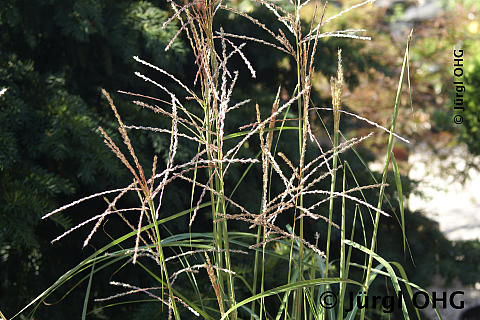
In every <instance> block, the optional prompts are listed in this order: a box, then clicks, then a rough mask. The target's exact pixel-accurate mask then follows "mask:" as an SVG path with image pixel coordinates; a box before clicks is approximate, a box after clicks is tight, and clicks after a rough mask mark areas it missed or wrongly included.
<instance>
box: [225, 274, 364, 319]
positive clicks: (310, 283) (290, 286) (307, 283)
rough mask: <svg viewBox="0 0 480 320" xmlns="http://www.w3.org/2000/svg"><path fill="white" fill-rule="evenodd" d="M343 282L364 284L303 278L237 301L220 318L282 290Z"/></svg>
mask: <svg viewBox="0 0 480 320" xmlns="http://www.w3.org/2000/svg"><path fill="white" fill-rule="evenodd" d="M341 282H348V283H351V284H356V285H358V286H362V284H361V283H359V282H356V281H353V280H349V279H341V278H319V279H313V280H303V281H298V282H293V283H289V284H286V285H283V286H279V287H276V288H273V289H270V290H267V291H264V292H263V293H260V294H256V295H254V296H251V297H248V298H247V299H244V300H242V301H240V302H238V303H236V304H235V305H233V306H232V307H230V309H228V310H227V311H226V312H225V314H224V315H223V316H222V318H221V319H220V320H224V319H226V318H227V316H228V315H229V314H230V313H232V312H233V311H235V310H236V309H238V308H239V307H241V306H243V305H245V304H248V303H250V302H252V301H253V300H257V299H260V298H265V297H269V296H271V295H275V294H279V293H282V292H289V291H293V290H297V289H303V288H309V287H312V286H318V285H325V284H330V283H341Z"/></svg>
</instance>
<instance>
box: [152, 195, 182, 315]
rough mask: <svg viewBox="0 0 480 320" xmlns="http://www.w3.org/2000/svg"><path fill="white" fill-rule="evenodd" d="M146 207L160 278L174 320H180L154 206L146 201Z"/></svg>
mask: <svg viewBox="0 0 480 320" xmlns="http://www.w3.org/2000/svg"><path fill="white" fill-rule="evenodd" d="M148 206H149V208H150V214H151V218H152V221H153V225H154V228H155V235H156V242H157V243H156V245H157V252H158V259H159V263H160V268H161V270H160V272H161V276H162V278H163V277H164V276H165V283H166V284H167V289H168V296H169V299H170V304H171V307H172V310H173V314H174V316H175V320H180V314H179V313H178V309H177V306H176V304H175V297H174V295H173V291H172V286H171V284H170V277H169V275H168V271H167V265H166V263H165V257H164V255H163V248H162V244H161V238H160V230H159V229H158V223H157V218H156V214H155V204H154V203H153V200H151V199H150V200H148ZM162 281H163V279H162ZM162 294H163V290H162Z"/></svg>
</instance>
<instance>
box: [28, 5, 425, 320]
mask: <svg viewBox="0 0 480 320" xmlns="http://www.w3.org/2000/svg"><path fill="white" fill-rule="evenodd" d="M254 2H255V3H256V5H258V6H263V7H265V8H266V9H268V10H269V11H270V13H271V14H273V15H274V16H276V17H277V19H278V22H280V23H281V25H282V27H281V28H279V29H278V30H273V29H271V28H270V27H269V26H268V25H265V24H264V23H262V21H259V20H257V19H256V18H254V17H252V16H251V15H249V14H248V12H246V11H242V10H241V9H239V8H238V6H237V5H236V3H235V2H232V3H230V2H229V1H225V0H197V1H185V2H184V1H180V0H176V1H173V0H171V1H169V5H170V6H171V17H170V18H169V19H168V20H167V21H165V22H164V26H167V25H169V24H173V23H177V24H178V26H179V29H178V33H177V34H176V35H175V36H174V37H173V38H172V39H171V41H170V43H169V44H168V45H167V46H166V48H165V50H169V48H170V46H171V45H172V44H173V43H174V42H175V41H179V38H181V37H183V38H184V39H186V40H187V41H188V43H189V44H190V47H191V50H192V53H193V56H194V58H195V60H192V61H191V65H192V68H195V70H196V76H195V79H194V80H193V83H187V82H186V81H184V80H183V79H182V75H181V74H172V73H169V72H167V71H166V70H164V69H162V68H159V67H157V66H155V65H153V64H151V63H150V62H148V61H145V60H144V59H142V58H140V57H134V59H135V60H136V61H137V62H138V63H140V64H142V65H144V66H146V67H147V68H149V69H151V71H152V72H155V74H156V76H155V77H154V76H147V75H144V74H142V73H140V72H137V73H135V75H136V76H137V77H138V78H139V79H141V80H143V81H146V82H147V83H149V84H151V85H152V86H155V87H157V88H158V90H159V97H150V96H146V95H143V94H142V93H138V92H135V93H134V92H126V91H120V93H122V94H124V95H125V96H127V97H129V98H132V100H133V104H135V105H138V106H140V107H141V108H144V109H149V110H150V111H151V112H152V113H155V114H158V115H160V116H162V117H166V118H167V119H169V122H170V126H169V127H146V126H141V125H130V124H126V123H124V121H123V120H122V115H121V114H120V112H119V111H118V110H117V107H116V106H115V101H114V100H113V99H112V97H111V96H110V94H109V93H108V92H107V91H105V90H102V94H103V95H104V96H105V98H106V100H107V101H108V104H109V106H110V108H111V109H112V112H113V115H114V116H115V117H116V119H117V122H118V130H119V133H120V136H121V141H115V140H114V138H112V137H111V135H109V134H108V133H107V130H105V129H103V128H101V127H100V128H99V129H98V131H99V133H100V134H101V135H102V136H103V137H104V141H105V144H106V145H107V146H108V148H110V149H111V150H112V152H113V153H114V154H115V155H116V156H117V157H118V159H119V161H121V162H122V163H123V164H124V166H125V168H126V169H127V170H128V171H129V172H130V173H131V176H132V183H131V184H130V185H127V186H123V187H120V188H118V189H113V190H106V191H104V192H100V193H97V194H93V195H91V196H88V197H85V198H82V199H79V200H77V201H74V202H72V203H69V204H67V205H65V206H63V207H61V208H58V209H56V210H54V211H52V212H50V213H48V214H46V215H44V216H43V218H44V219H46V218H48V217H50V216H52V215H55V214H56V213H59V212H62V211H67V212H68V209H69V208H71V207H72V206H76V205H78V204H80V203H83V202H87V201H89V200H92V199H95V198H99V199H102V198H103V199H104V200H105V210H104V211H103V212H99V213H97V214H96V215H94V216H92V217H91V218H90V219H88V220H86V221H84V222H82V223H80V224H78V225H76V226H74V227H73V228H71V229H69V230H67V231H66V232H64V233H63V234H61V235H58V236H56V237H55V238H54V239H53V240H52V242H57V241H59V240H62V241H66V240H65V239H63V238H65V237H66V236H68V235H69V234H70V233H72V232H81V231H80V229H81V230H84V229H87V228H90V229H89V230H90V231H88V232H87V235H86V237H85V241H84V243H83V246H84V247H85V246H87V245H89V244H90V243H91V241H92V238H93V237H95V236H96V234H97V233H99V232H101V231H99V230H100V228H101V226H102V223H104V222H105V221H106V219H109V218H111V217H112V216H116V217H119V218H120V219H122V220H123V221H124V222H125V224H126V225H127V226H128V228H130V232H128V233H125V234H123V235H122V236H120V237H117V238H112V239H111V241H110V242H108V243H106V244H105V246H104V247H102V248H99V249H96V250H95V252H94V253H93V254H92V255H91V256H90V257H88V258H86V259H85V260H83V261H81V262H80V263H79V264H78V265H76V266H75V267H74V268H72V269H71V270H69V271H68V272H66V273H65V274H64V275H63V276H62V277H60V278H59V279H58V280H57V281H56V282H55V283H54V284H53V285H52V286H51V287H49V288H48V289H47V290H45V291H44V292H43V293H42V294H40V295H39V296H38V297H37V298H36V299H35V300H33V301H32V302H31V303H30V304H29V305H28V306H26V307H25V308H24V309H22V310H21V311H20V313H22V312H23V311H25V310H26V309H27V308H28V307H31V306H34V310H35V309H37V307H38V306H39V305H40V304H41V302H42V301H44V300H45V299H46V298H47V297H48V296H49V295H51V294H52V293H53V292H55V291H56V290H57V289H58V288H60V287H61V286H67V285H68V284H67V283H70V281H71V280H72V279H73V278H75V279H77V281H80V282H82V281H85V282H86V283H87V286H86V294H85V301H84V308H83V312H82V319H86V318H87V317H88V314H89V312H91V305H92V303H93V302H92V300H93V299H91V296H90V293H91V288H92V285H93V281H94V280H93V278H94V275H95V274H97V273H98V272H99V271H100V270H102V269H105V268H107V267H109V266H112V265H114V264H122V265H124V264H127V263H131V264H133V265H134V266H135V270H138V272H145V273H146V274H147V275H148V276H149V277H150V278H151V280H152V281H154V282H155V283H156V285H154V286H151V287H143V286H141V285H140V284H136V283H125V282H122V281H121V280H119V279H118V280H117V277H115V276H112V279H116V280H112V281H111V282H110V284H111V285H112V286H115V287H118V294H115V295H113V296H105V297H97V298H96V299H95V301H96V304H98V303H105V304H110V303H113V304H115V301H118V300H119V299H123V298H125V297H130V296H132V299H134V297H133V296H138V295H139V294H141V295H145V296H147V297H148V298H149V299H153V300H155V301H157V302H158V303H160V304H162V305H163V311H164V312H163V314H162V315H161V317H160V318H162V319H167V318H168V319H176V320H179V319H196V318H200V319H202V318H203V319H221V320H223V319H285V320H286V319H309V320H310V319H322V320H324V319H330V320H332V319H340V320H342V319H350V320H353V319H362V320H363V319H367V316H366V309H365V308H362V309H359V308H358V307H354V308H353V310H350V311H348V312H347V311H346V310H345V309H346V308H345V305H346V299H347V297H346V292H354V296H358V297H360V299H366V298H365V296H366V295H367V293H368V290H369V287H370V286H371V285H372V283H373V282H374V281H382V280H380V279H381V278H383V279H387V280H388V281H389V282H391V284H392V286H393V288H394V289H395V292H396V293H397V294H398V293H399V292H400V291H401V284H402V286H404V287H405V288H406V290H407V292H408V294H409V295H410V296H411V295H412V288H415V289H417V290H421V288H419V287H418V286H416V285H414V284H412V283H410V282H409V281H408V279H407V278H406V274H405V271H404V270H403V268H402V266H401V265H400V264H397V263H390V262H387V261H386V260H385V259H383V258H382V257H380V256H379V255H378V254H377V253H376V247H377V242H379V241H381V239H379V238H378V226H379V224H381V223H382V220H383V219H392V218H393V213H392V212H389V209H388V207H387V206H386V205H384V203H385V202H386V201H385V200H386V199H384V198H385V190H386V187H387V175H388V174H392V171H391V170H389V169H393V175H394V178H395V179H394V180H395V182H396V186H395V187H396V190H397V195H398V199H397V200H398V203H399V208H400V210H399V211H400V212H399V215H398V221H399V228H401V229H402V232H403V235H404V243H403V247H404V250H407V249H406V246H407V245H406V241H405V223H404V212H403V193H402V184H401V179H400V174H399V172H398V166H397V163H396V161H395V158H394V156H393V153H392V149H393V146H394V143H395V140H402V141H404V142H405V143H408V141H407V140H406V139H404V138H402V137H400V136H399V135H397V134H396V133H395V126H396V119H397V116H398V113H399V112H400V95H401V92H402V85H403V84H404V82H405V81H404V80H406V79H405V78H408V77H407V71H408V44H409V41H410V37H409V39H408V41H407V45H406V50H405V57H404V60H403V65H402V69H401V76H400V79H399V83H398V89H397V96H396V100H395V101H393V102H392V104H393V106H392V120H391V123H390V125H389V127H388V128H386V127H384V126H381V125H380V124H377V123H374V122H372V121H370V120H368V119H366V118H364V117H362V116H361V115H357V114H354V113H351V112H348V111H346V110H343V109H342V91H343V87H344V71H343V68H342V51H341V49H339V50H338V65H337V73H336V76H335V77H333V78H332V79H331V83H330V85H331V104H330V105H326V106H322V105H319V104H318V103H317V102H315V101H314V100H313V99H312V95H311V93H312V82H313V78H314V76H315V59H321V57H319V56H318V55H317V54H316V53H317V49H318V48H319V46H321V45H322V38H326V37H341V38H350V39H352V40H351V41H368V40H370V38H369V37H367V36H364V35H363V34H364V32H365V30H356V29H345V30H338V31H335V32H327V31H325V32H324V31H323V30H324V26H325V25H327V24H328V23H329V22H331V21H332V20H334V19H335V18H337V17H339V16H342V15H344V14H346V13H347V12H348V11H350V10H353V9H355V8H356V7H359V6H363V5H370V4H371V3H372V2H373V1H371V0H368V1H364V2H361V3H358V4H357V5H354V6H353V7H350V8H348V9H346V10H343V11H341V12H340V13H338V14H336V15H333V16H330V17H329V16H326V6H327V4H322V5H321V6H314V7H315V9H314V11H313V17H312V19H311V23H309V24H305V22H303V21H302V20H301V18H300V12H301V11H302V10H303V9H304V8H306V6H310V5H312V4H311V3H310V1H309V0H306V1H300V0H299V1H292V0H290V1H267V0H255V1H254ZM222 12H223V13H227V14H232V15H238V16H241V17H242V18H243V19H244V23H248V24H253V25H255V26H256V27H258V28H259V29H260V30H261V31H262V32H263V33H264V34H265V37H264V38H256V37H253V36H251V35H248V34H235V33H232V32H230V31H229V26H228V25H224V26H221V27H218V28H217V25H216V24H215V19H216V16H217V15H218V14H220V13H222ZM252 42H253V43H257V44H261V45H264V46H265V47H266V51H265V52H268V51H267V49H268V50H277V51H280V52H281V53H283V54H285V56H287V57H288V59H291V60H292V61H294V62H295V67H296V80H295V82H296V86H295V88H294V89H293V91H292V92H289V93H288V95H287V97H285V95H284V94H281V92H282V91H285V87H283V86H282V84H281V83H279V84H278V91H277V95H276V97H275V99H274V100H273V101H271V103H270V105H268V106H265V105H259V104H258V103H257V102H256V101H255V99H244V100H238V99H236V98H234V92H235V85H236V83H237V82H238V81H239V71H237V70H234V69H233V68H232V67H231V63H230V62H231V60H232V59H233V58H239V59H241V60H242V61H243V63H244V66H245V68H244V70H245V71H246V72H248V74H249V76H250V77H251V79H252V80H251V81H255V78H256V77H257V74H256V71H255V57H249V56H248V55H247V54H246V53H245V51H244V49H245V47H247V46H248V45H249V44H250V43H252ZM266 54H268V53H266ZM152 74H153V73H152ZM157 78H158V79H166V81H168V82H169V83H174V84H175V86H176V89H175V90H171V89H170V88H169V87H168V86H167V85H165V84H164V83H163V82H162V81H159V80H157ZM240 108H244V109H247V110H250V111H251V119H253V120H252V121H250V119H244V120H245V122H244V124H243V125H242V126H240V127H236V128H235V127H233V126H232V124H231V123H229V119H230V115H231V114H233V113H235V112H236V111H238V109H240ZM267 110H268V112H267ZM292 115H293V116H292ZM341 117H353V118H356V119H357V120H359V121H363V122H365V124H366V125H368V126H369V127H371V132H370V133H369V134H367V135H365V136H358V137H348V135H346V133H345V132H344V131H342V128H341V121H340V119H341ZM322 118H325V119H327V120H331V121H332V122H333V123H332V124H331V125H325V127H324V128H325V136H327V137H328V139H329V143H328V144H325V143H324V141H322V140H320V139H319V138H318V135H317V134H315V133H314V131H313V130H312V123H313V122H314V121H317V122H319V121H320V122H321V121H322ZM327 128H332V129H331V130H329V129H327ZM131 130H144V131H149V132H154V133H155V134H158V135H166V136H168V137H169V148H168V157H167V158H166V159H164V160H165V165H164V166H163V165H162V166H160V165H159V162H160V161H162V160H163V159H159V158H158V156H155V157H154V158H153V159H152V163H151V164H146V163H141V162H140V160H139V158H138V157H137V154H136V151H135V147H134V144H135V142H134V141H131V140H130V138H129V132H130V131H131ZM292 131H293V132H295V140H294V141H293V142H292V141H288V142H289V143H294V144H295V150H296V151H295V152H296V154H295V156H292V155H291V152H290V151H289V150H282V146H284V144H282V140H284V139H290V138H291V137H292V136H291V135H288V136H287V134H286V132H290V133H291V132H292ZM374 134H383V135H384V136H385V144H386V146H387V147H386V155H385V158H384V159H385V160H384V167H383V171H382V173H381V179H380V180H378V181H375V183H372V184H367V185H361V184H360V183H359V182H358V181H357V179H356V176H355V172H354V170H352V166H351V163H349V162H348V161H347V160H346V158H344V157H343V154H344V153H345V152H347V151H353V152H355V154H356V155H357V156H358V158H357V159H356V161H358V162H360V163H363V162H362V159H361V157H360V155H359V154H358V153H356V147H358V146H359V145H361V144H362V142H363V141H365V140H366V139H369V138H370V137H371V136H372V135H374ZM186 142H188V143H190V144H191V143H194V144H195V145H196V152H195V153H196V154H195V156H194V157H192V158H190V159H189V160H188V161H179V160H178V152H179V150H181V148H182V146H183V145H184V144H185V143H186ZM249 143H256V144H257V145H258V146H259V148H258V149H259V150H258V152H257V153H256V156H253V157H244V156H243V154H244V153H243V150H244V149H245V148H248V145H249ZM122 144H123V146H122ZM310 150H312V151H310ZM158 167H165V168H164V169H162V170H159V169H158ZM233 168H236V170H237V171H238V170H240V172H241V175H240V176H238V175H235V177H236V178H235V179H234V180H232V179H231V178H230V177H229V176H232V171H233ZM253 169H257V170H253ZM364 170H366V171H368V170H369V169H368V167H367V166H366V165H365V167H364ZM255 172H261V174H260V175H258V174H255ZM150 173H151V174H150ZM252 175H253V178H254V179H255V181H256V182H257V183H258V184H260V185H261V190H262V192H261V194H258V195H257V194H244V195H237V194H236V192H237V190H238V187H239V186H240V185H241V184H242V183H245V181H246V179H247V177H249V178H250V179H252ZM372 177H373V175H372ZM352 179H353V181H356V183H355V184H353V185H352V184H351V183H349V181H352ZM174 181H183V182H184V183H187V184H189V186H190V187H189V188H190V190H191V191H190V194H189V195H188V197H189V199H190V201H189V202H190V205H189V206H188V207H185V208H184V210H183V211H180V212H166V211H165V210H164V209H163V207H164V201H165V194H166V193H167V192H176V191H175V188H174V187H173V182H174ZM232 181H234V183H232ZM322 185H329V186H330V187H329V188H323V187H322ZM279 188H280V189H281V191H279ZM366 190H368V191H372V190H374V191H375V194H376V195H377V198H376V202H375V203H370V202H371V201H369V200H368V199H367V198H366V197H365V194H364V191H366ZM127 195H134V196H135V197H136V198H137V199H138V201H137V205H136V206H134V207H123V206H122V205H121V200H122V199H123V198H125V197H126V196H127ZM247 198H248V200H250V199H252V198H253V199H256V200H255V201H257V205H256V208H254V209H251V208H250V206H247V205H245V204H244V203H242V200H243V199H247ZM238 199H240V200H238ZM336 204H338V205H336ZM324 208H327V209H326V210H324ZM337 208H340V210H337ZM386 208H387V209H386ZM347 209H348V210H347ZM350 212H354V216H353V217H352V216H351V217H347V214H349V213H350ZM199 215H202V216H208V217H209V219H210V221H211V226H209V228H210V229H211V230H210V231H209V232H193V231H192V228H194V227H195V224H196V223H198V217H199ZM185 217H188V219H187V221H188V223H187V224H185V225H183V229H184V230H183V232H180V233H175V234H173V233H171V232H170V230H169V229H168V227H167V224H168V222H171V221H175V220H177V219H185ZM312 220H317V221H322V223H324V224H325V226H326V228H325V229H324V230H326V233H325V234H320V233H317V234H316V235H315V237H313V238H310V239H309V237H308V236H307V235H306V234H305V225H306V224H307V223H309V221H312ZM284 221H289V222H288V223H285V222H284ZM365 224H372V226H371V227H370V228H365V226H364V225H365ZM360 225H361V227H359V226H360ZM358 229H360V230H363V238H362V237H360V239H363V242H359V241H357V240H356V239H358V238H359V234H355V231H356V230H358ZM368 230H373V231H372V232H371V234H366V231H368ZM335 250H338V251H339V252H334V251H335ZM359 254H360V255H361V256H362V259H357V258H355V259H353V258H352V257H353V255H354V256H355V257H357V256H358V255H359ZM337 256H338V257H339V259H337V258H334V257H337ZM358 261H360V262H358ZM271 263H275V264H276V265H277V266H278V269H277V270H278V272H275V274H272V269H271V268H268V266H269V265H270V264H271ZM245 268H247V270H248V271H247V272H245ZM276 268H277V267H276ZM274 270H275V269H274ZM399 275H400V276H399ZM272 277H273V278H275V281H277V283H280V284H279V285H276V286H273V287H272V286H271V285H270V284H271V281H269V279H270V278H272ZM78 279H80V280H78ZM96 281H101V280H99V279H96ZM205 283H207V284H208V286H207V287H205V286H204V284H205ZM330 293H332V295H330V296H328V295H326V294H330ZM334 297H336V301H332V300H331V299H333V298H334ZM363 301H364V302H365V300H363ZM335 302H337V303H336V305H335V306H334V307H332V305H333V304H335ZM398 311H399V312H400V314H403V317H404V318H405V319H410V317H419V314H418V311H412V310H410V309H409V308H408V307H407V305H406V303H405V301H402V302H401V305H400V310H398Z"/></svg>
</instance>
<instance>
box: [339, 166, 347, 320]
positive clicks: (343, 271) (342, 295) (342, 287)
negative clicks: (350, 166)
mask: <svg viewBox="0 0 480 320" xmlns="http://www.w3.org/2000/svg"><path fill="white" fill-rule="evenodd" d="M342 171H343V183H342V190H343V193H344V194H345V183H346V171H347V169H346V161H345V163H344V166H343V170H342ZM345 210H346V204H345V196H343V197H342V222H341V225H340V278H342V279H345V278H346V277H347V270H346V268H347V263H346V261H345V232H346V230H345V219H346V217H345ZM346 287H347V284H346V283H344V282H342V283H340V292H339V295H338V313H337V319H338V320H343V300H344V298H345V290H346Z"/></svg>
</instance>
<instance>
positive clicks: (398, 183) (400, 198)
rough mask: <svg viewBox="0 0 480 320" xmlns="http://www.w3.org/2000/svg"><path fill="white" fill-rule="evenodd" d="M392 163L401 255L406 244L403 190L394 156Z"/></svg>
mask: <svg viewBox="0 0 480 320" xmlns="http://www.w3.org/2000/svg"><path fill="white" fill-rule="evenodd" d="M392 162H393V174H394V175H395V184H396V186H397V192H398V205H399V206H400V219H401V228H402V236H403V237H402V238H403V253H405V243H406V236H405V211H404V208H403V189H402V180H401V177H400V170H399V169H398V164H397V161H396V160H395V156H394V155H393V154H392Z"/></svg>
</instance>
